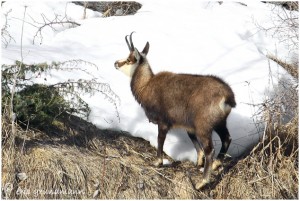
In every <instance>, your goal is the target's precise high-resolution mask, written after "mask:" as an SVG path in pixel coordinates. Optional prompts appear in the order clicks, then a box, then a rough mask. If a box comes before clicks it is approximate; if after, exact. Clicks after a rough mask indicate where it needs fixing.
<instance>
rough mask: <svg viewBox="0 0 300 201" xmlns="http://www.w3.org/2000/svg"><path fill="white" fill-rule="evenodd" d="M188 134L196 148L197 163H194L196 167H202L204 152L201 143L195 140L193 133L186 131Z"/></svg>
mask: <svg viewBox="0 0 300 201" xmlns="http://www.w3.org/2000/svg"><path fill="white" fill-rule="evenodd" d="M188 136H189V137H190V139H191V141H192V142H193V144H194V146H195V148H196V151H197V164H196V165H197V166H198V167H202V166H203V165H204V152H203V150H202V148H201V145H200V143H199V141H198V140H197V137H196V135H195V133H190V132H188Z"/></svg>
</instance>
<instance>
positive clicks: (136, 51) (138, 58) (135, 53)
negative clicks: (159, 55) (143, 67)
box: [133, 48, 141, 61]
mask: <svg viewBox="0 0 300 201" xmlns="http://www.w3.org/2000/svg"><path fill="white" fill-rule="evenodd" d="M133 54H134V57H135V59H136V60H137V61H139V60H140V58H141V54H140V52H139V51H138V49H136V48H134V52H133Z"/></svg>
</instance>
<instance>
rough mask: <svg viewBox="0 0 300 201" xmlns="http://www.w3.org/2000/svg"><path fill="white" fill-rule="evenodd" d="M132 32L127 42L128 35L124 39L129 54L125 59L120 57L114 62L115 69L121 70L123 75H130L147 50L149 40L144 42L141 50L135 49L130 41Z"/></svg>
mask: <svg viewBox="0 0 300 201" xmlns="http://www.w3.org/2000/svg"><path fill="white" fill-rule="evenodd" d="M133 33H134V32H132V33H131V34H130V35H129V42H128V35H126V36H125V41H126V44H127V46H128V49H129V52H130V53H129V56H128V57H127V58H126V59H120V60H117V61H116V62H115V68H116V69H117V70H120V71H122V72H123V73H124V74H125V75H127V76H129V77H132V75H133V73H134V71H135V69H136V67H137V66H138V65H139V64H140V62H141V58H142V57H146V56H147V54H148V51H149V42H147V43H146V45H145V47H144V49H143V51H142V52H139V51H138V49H136V48H135V47H134V45H133V42H132V34H133Z"/></svg>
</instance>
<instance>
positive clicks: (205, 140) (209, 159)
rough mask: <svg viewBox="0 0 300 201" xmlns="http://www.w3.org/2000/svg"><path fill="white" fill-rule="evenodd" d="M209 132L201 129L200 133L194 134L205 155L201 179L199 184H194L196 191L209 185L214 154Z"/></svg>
mask: <svg viewBox="0 0 300 201" xmlns="http://www.w3.org/2000/svg"><path fill="white" fill-rule="evenodd" d="M211 132H212V130H210V129H207V130H205V129H203V128H202V129H201V131H197V132H196V136H197V139H198V140H199V142H201V145H202V148H203V151H204V155H205V164H204V173H203V179H202V181H201V182H199V183H197V184H196V189H197V190H199V189H201V188H203V187H204V186H205V185H206V184H208V183H209V179H210V175H211V170H212V163H213V157H214V153H215V149H214V147H213V143H212V138H211V135H212V134H211Z"/></svg>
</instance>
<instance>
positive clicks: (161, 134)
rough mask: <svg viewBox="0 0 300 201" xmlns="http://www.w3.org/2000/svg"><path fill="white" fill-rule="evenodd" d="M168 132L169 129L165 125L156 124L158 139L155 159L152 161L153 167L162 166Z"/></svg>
mask: <svg viewBox="0 0 300 201" xmlns="http://www.w3.org/2000/svg"><path fill="white" fill-rule="evenodd" d="M168 131H169V127H168V126H167V125H165V124H162V123H159V124H158V137H157V144H158V145H157V146H158V147H157V159H156V160H155V161H154V165H155V166H157V167H158V166H161V165H162V164H163V149H164V143H165V139H166V135H167V133H168Z"/></svg>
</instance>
